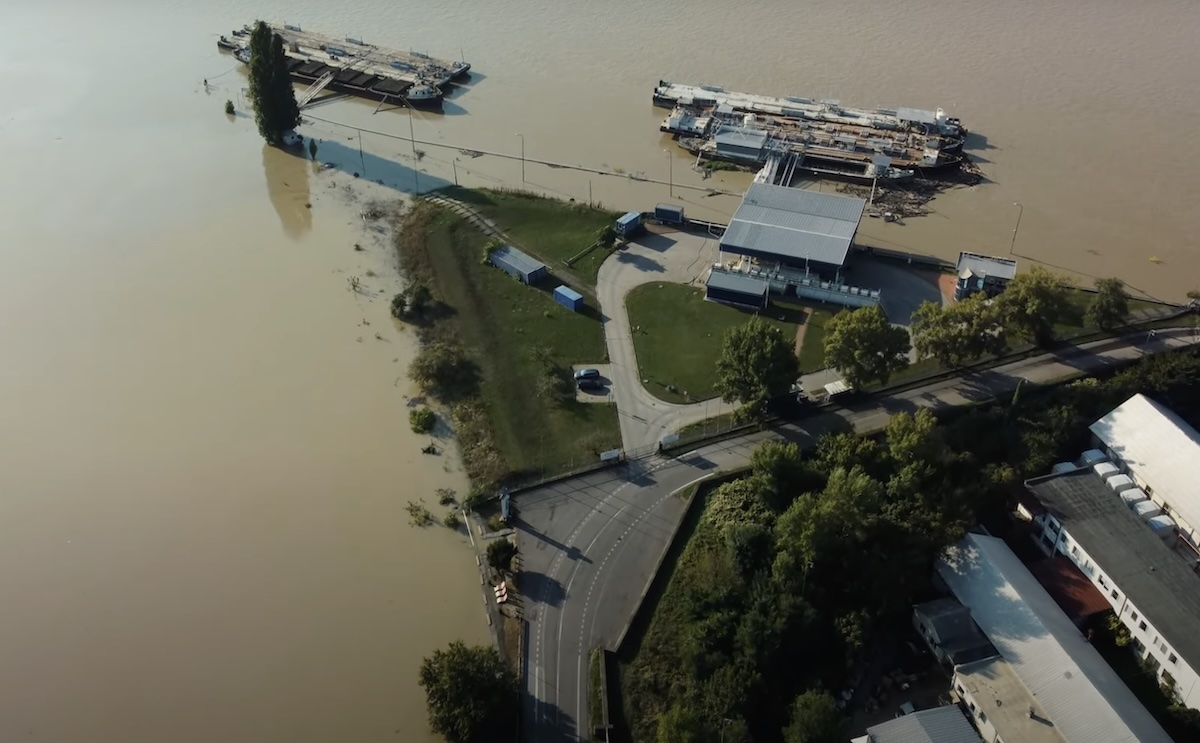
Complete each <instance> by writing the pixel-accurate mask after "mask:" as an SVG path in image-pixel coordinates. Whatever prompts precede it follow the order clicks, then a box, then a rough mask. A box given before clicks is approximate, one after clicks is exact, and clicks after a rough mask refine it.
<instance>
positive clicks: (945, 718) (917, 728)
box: [851, 705, 980, 743]
mask: <svg viewBox="0 0 1200 743" xmlns="http://www.w3.org/2000/svg"><path fill="white" fill-rule="evenodd" d="M851 743H980V738H979V733H976V732H975V729H974V728H972V727H971V723H969V722H967V718H966V717H964V716H963V713H962V711H961V710H959V708H958V707H955V706H953V705H950V706H946V707H934V708H933V709H923V710H921V711H920V712H913V713H911V714H907V715H904V716H902V717H897V718H896V719H894V720H888V721H887V722H884V723H880V724H878V725H874V726H872V727H869V728H867V734H866V735H864V736H861V737H859V738H855V739H853V740H852V741H851Z"/></svg>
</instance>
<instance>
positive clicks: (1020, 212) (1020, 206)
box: [1008, 201, 1025, 255]
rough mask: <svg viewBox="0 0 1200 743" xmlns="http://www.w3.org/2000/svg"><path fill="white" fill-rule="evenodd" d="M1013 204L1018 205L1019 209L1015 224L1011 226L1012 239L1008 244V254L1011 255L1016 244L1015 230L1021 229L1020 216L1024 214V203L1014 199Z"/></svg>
mask: <svg viewBox="0 0 1200 743" xmlns="http://www.w3.org/2000/svg"><path fill="white" fill-rule="evenodd" d="M1013 206H1015V207H1018V208H1019V209H1020V211H1019V212H1017V225H1016V226H1015V227H1013V233H1012V241H1011V242H1010V243H1009V244H1008V254H1009V255H1013V248H1015V247H1016V246H1017V230H1019V229H1021V217H1023V216H1024V215H1025V205H1024V204H1020V203H1017V202H1015V201H1014V202H1013Z"/></svg>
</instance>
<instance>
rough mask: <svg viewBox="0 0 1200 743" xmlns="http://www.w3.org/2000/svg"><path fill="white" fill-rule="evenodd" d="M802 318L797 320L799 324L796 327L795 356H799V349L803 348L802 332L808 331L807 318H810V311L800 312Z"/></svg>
mask: <svg viewBox="0 0 1200 743" xmlns="http://www.w3.org/2000/svg"><path fill="white" fill-rule="evenodd" d="M802 312H803V313H804V317H803V318H801V319H799V320H798V322H799V324H798V325H797V326H796V355H797V356H799V355H800V349H801V348H804V331H806V330H807V329H808V318H809V317H811V316H812V311H811V310H807V309H806V310H802Z"/></svg>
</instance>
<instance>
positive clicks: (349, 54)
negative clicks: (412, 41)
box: [217, 24, 471, 110]
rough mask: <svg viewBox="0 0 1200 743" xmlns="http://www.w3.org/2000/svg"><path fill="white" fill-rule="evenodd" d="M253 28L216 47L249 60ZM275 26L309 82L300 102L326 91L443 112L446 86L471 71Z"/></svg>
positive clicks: (292, 70)
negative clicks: (443, 97) (443, 90)
mask: <svg viewBox="0 0 1200 743" xmlns="http://www.w3.org/2000/svg"><path fill="white" fill-rule="evenodd" d="M250 30H251V29H250V27H249V26H246V27H244V28H242V29H240V30H236V31H234V32H233V33H232V35H231V36H221V37H220V38H219V39H218V40H217V48H218V49H221V50H223V51H230V52H233V54H234V56H235V57H237V58H238V59H239V60H240V61H242V62H243V63H247V64H248V63H249V60H250ZM271 30H272V31H274V32H275V33H277V34H279V36H280V37H281V38H282V39H283V47H284V54H285V55H286V56H287V59H288V73H289V74H290V75H291V77H292V79H293V80H294V81H296V82H298V83H301V84H304V85H307V86H308V89H307V90H305V91H304V92H303V93H302V94H301V97H300V98H299V102H300V104H301V105H302V106H303V105H305V104H306V103H308V102H309V101H311V100H312V99H313V98H314V97H315V96H316V95H317V94H318V93H320V92H322V91H324V90H326V89H328V90H330V91H334V92H340V93H346V94H348V95H354V96H359V97H362V98H369V99H371V100H377V101H383V102H391V101H395V102H397V103H400V102H403V103H405V104H408V105H410V106H413V107H415V108H423V109H434V110H440V109H441V107H442V95H443V92H442V89H443V88H445V87H447V86H449V85H450V84H452V83H453V82H454V81H456V80H459V79H462V78H464V77H466V76H467V74H468V73H469V72H470V69H471V65H470V64H468V63H467V62H465V61H462V62H453V61H444V60H440V59H435V58H433V57H430V56H428V55H425V54H421V53H419V52H411V51H409V52H405V51H399V50H396V49H387V48H384V47H380V46H376V45H374V44H367V43H365V42H363V41H362V40H361V39H355V38H352V37H345V38H344V39H335V38H334V37H331V36H327V35H324V34H319V33H314V32H311V31H304V30H302V29H301V28H300V27H299V26H295V25H291V24H283V25H277V24H271Z"/></svg>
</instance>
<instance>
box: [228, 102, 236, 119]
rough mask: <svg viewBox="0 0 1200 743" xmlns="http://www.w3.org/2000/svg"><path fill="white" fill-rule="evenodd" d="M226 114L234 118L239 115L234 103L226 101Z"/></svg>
mask: <svg viewBox="0 0 1200 743" xmlns="http://www.w3.org/2000/svg"><path fill="white" fill-rule="evenodd" d="M225 113H227V114H229V115H230V116H233V115H234V114H235V113H237V110H236V109H234V107H233V101H225Z"/></svg>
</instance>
